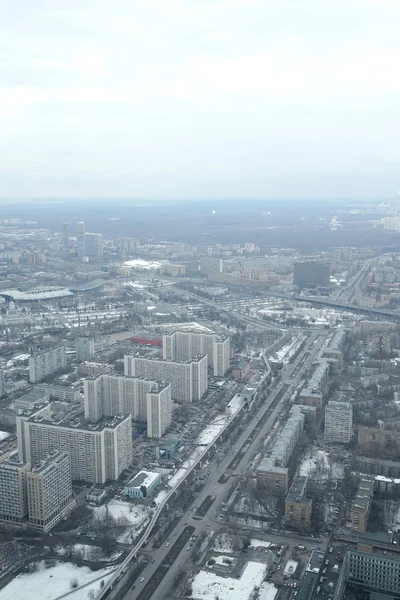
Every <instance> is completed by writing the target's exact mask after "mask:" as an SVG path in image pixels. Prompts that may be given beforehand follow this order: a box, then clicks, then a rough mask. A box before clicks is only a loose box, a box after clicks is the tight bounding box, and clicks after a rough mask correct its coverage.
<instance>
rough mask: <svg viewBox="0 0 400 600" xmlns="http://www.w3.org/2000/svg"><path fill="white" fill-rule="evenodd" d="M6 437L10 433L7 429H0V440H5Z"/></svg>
mask: <svg viewBox="0 0 400 600" xmlns="http://www.w3.org/2000/svg"><path fill="white" fill-rule="evenodd" d="M8 437H10V434H9V433H7V431H0V442H2V441H3V440H6V439H7V438H8Z"/></svg>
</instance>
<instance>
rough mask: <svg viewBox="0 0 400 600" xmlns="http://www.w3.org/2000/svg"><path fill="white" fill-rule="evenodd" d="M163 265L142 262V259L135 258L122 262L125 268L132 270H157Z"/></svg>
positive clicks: (147, 261) (152, 261)
mask: <svg viewBox="0 0 400 600" xmlns="http://www.w3.org/2000/svg"><path fill="white" fill-rule="evenodd" d="M162 264H163V263H162V262H157V261H156V260H144V259H143V258H136V259H134V260H127V261H126V262H124V266H125V267H132V268H133V269H143V270H146V269H159V268H160V267H161V265H162Z"/></svg>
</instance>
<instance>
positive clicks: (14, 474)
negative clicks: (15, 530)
mask: <svg viewBox="0 0 400 600" xmlns="http://www.w3.org/2000/svg"><path fill="white" fill-rule="evenodd" d="M30 467H31V466H30V463H24V462H21V461H20V460H19V458H18V454H17V453H16V452H14V453H10V454H4V455H3V456H1V457H0V520H1V521H6V522H8V523H15V524H18V523H22V521H23V520H24V519H25V518H26V516H27V514H28V497H27V491H26V476H27V473H28V472H29V471H30Z"/></svg>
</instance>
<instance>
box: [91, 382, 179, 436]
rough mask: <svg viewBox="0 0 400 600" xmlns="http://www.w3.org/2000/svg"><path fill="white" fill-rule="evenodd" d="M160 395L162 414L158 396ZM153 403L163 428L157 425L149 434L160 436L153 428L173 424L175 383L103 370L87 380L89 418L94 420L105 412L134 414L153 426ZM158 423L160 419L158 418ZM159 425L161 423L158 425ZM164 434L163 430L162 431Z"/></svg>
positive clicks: (108, 413)
mask: <svg viewBox="0 0 400 600" xmlns="http://www.w3.org/2000/svg"><path fill="white" fill-rule="evenodd" d="M156 397H158V398H159V406H160V408H159V411H161V412H160V414H159V415H158V414H157V415H156V416H154V415H155V414H156V411H157V405H156V404H154V403H155V402H156V400H155V398H156ZM150 399H151V402H152V403H153V404H152V406H153V405H154V408H152V409H151V412H150V414H151V417H152V419H153V421H154V419H157V423H159V428H158V429H157V428H156V425H154V427H153V429H152V430H151V431H152V434H151V435H150V436H149V437H156V436H155V434H153V431H159V430H162V431H163V432H164V431H166V429H168V427H169V426H170V424H171V418H172V417H171V415H172V401H171V384H170V383H161V382H157V381H152V380H150V379H143V378H138V377H125V376H119V375H107V374H102V375H99V376H98V377H96V378H94V379H86V380H85V381H84V404H85V419H86V420H88V421H91V422H93V423H96V422H98V421H99V420H100V419H101V418H102V417H103V416H113V415H119V414H121V413H125V414H130V415H131V417H132V418H133V419H134V420H135V421H141V422H143V423H146V422H147V425H148V430H149V422H148V418H149V403H150ZM153 417H154V418H153ZM154 423H156V421H154ZM157 427H158V425H157ZM161 435H162V434H161Z"/></svg>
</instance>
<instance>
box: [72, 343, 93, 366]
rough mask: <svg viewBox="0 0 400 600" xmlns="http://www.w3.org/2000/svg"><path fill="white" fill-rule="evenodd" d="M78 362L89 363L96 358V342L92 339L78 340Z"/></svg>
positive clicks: (76, 345)
mask: <svg viewBox="0 0 400 600" xmlns="http://www.w3.org/2000/svg"><path fill="white" fill-rule="evenodd" d="M75 348H76V360H77V361H79V362H85V361H89V360H91V359H92V358H93V356H94V340H93V339H92V338H78V339H77V340H76V344H75Z"/></svg>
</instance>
